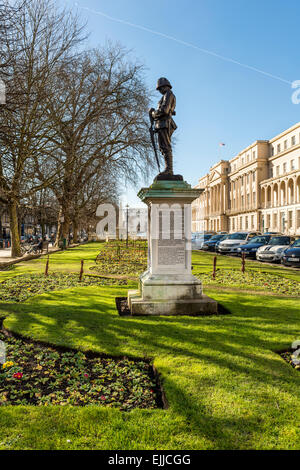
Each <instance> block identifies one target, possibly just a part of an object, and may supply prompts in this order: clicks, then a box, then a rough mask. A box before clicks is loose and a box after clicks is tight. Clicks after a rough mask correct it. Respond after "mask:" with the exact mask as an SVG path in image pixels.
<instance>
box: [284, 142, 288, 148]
mask: <svg viewBox="0 0 300 470" xmlns="http://www.w3.org/2000/svg"><path fill="white" fill-rule="evenodd" d="M287 146H288V141H287V140H285V141H284V150H286V149H287Z"/></svg>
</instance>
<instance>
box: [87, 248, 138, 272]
mask: <svg viewBox="0 0 300 470" xmlns="http://www.w3.org/2000/svg"><path fill="white" fill-rule="evenodd" d="M96 263H97V264H96V266H92V267H91V268H90V269H91V271H92V272H93V273H97V274H102V275H105V274H115V275H120V276H122V275H133V276H138V275H140V274H141V273H142V272H143V271H145V270H146V268H147V244H146V242H135V243H134V244H133V243H132V242H131V244H130V245H129V246H128V247H126V244H125V242H114V243H113V242H110V243H108V244H107V245H105V247H104V248H103V249H102V250H101V252H100V253H99V255H98V256H97V259H96Z"/></svg>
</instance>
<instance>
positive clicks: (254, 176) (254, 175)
mask: <svg viewBox="0 0 300 470" xmlns="http://www.w3.org/2000/svg"><path fill="white" fill-rule="evenodd" d="M252 176H253V183H254V182H255V178H256V174H255V173H253V174H252Z"/></svg>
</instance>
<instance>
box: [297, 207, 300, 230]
mask: <svg viewBox="0 0 300 470" xmlns="http://www.w3.org/2000/svg"><path fill="white" fill-rule="evenodd" d="M297 228H300V210H298V211H297Z"/></svg>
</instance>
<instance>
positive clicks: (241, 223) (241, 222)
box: [240, 217, 243, 230]
mask: <svg viewBox="0 0 300 470" xmlns="http://www.w3.org/2000/svg"><path fill="white" fill-rule="evenodd" d="M240 230H243V217H240Z"/></svg>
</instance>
